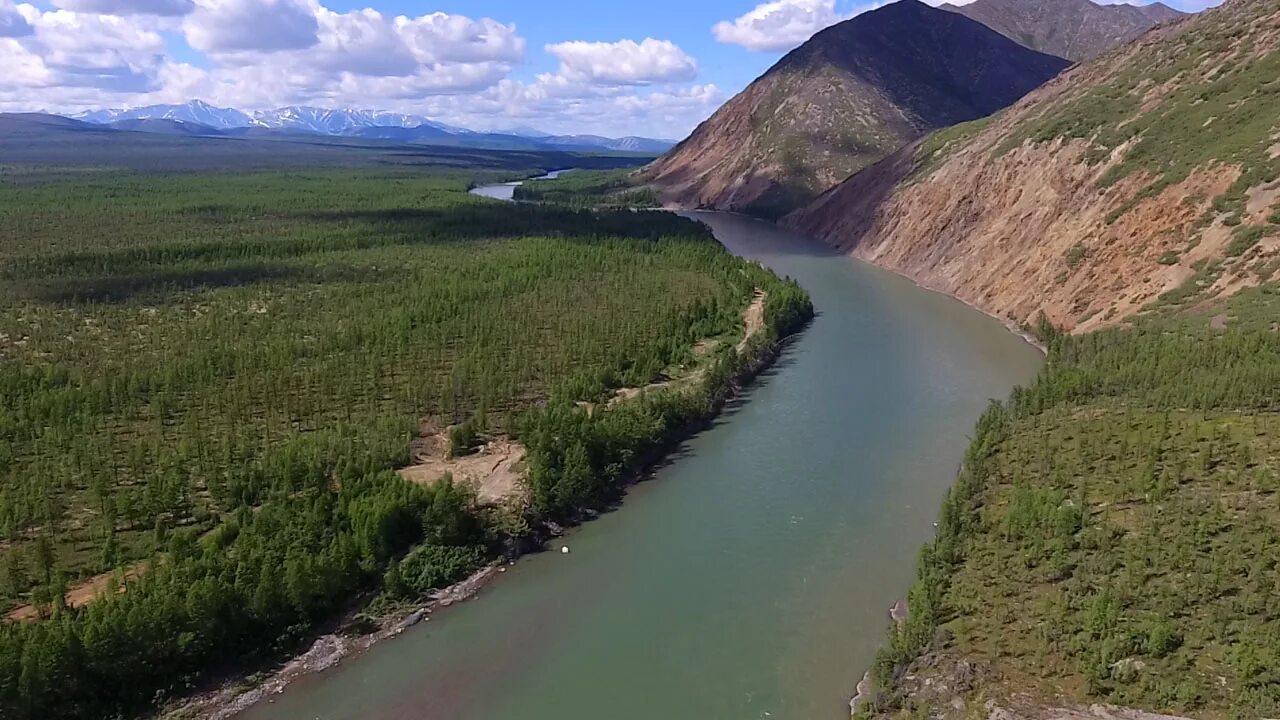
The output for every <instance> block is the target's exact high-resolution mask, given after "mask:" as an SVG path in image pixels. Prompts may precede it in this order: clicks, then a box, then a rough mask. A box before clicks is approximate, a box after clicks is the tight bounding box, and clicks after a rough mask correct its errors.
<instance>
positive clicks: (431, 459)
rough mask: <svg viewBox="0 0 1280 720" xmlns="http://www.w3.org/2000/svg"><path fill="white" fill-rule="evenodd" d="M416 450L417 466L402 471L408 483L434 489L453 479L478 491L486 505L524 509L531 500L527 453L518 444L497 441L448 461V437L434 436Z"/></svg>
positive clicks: (439, 434)
mask: <svg viewBox="0 0 1280 720" xmlns="http://www.w3.org/2000/svg"><path fill="white" fill-rule="evenodd" d="M414 447H415V452H414V464H413V465H410V466H409V467H406V468H402V469H401V470H400V477H403V478H404V479H405V480H408V481H410V482H414V483H418V484H420V485H430V484H432V483H435V482H439V481H440V479H441V478H443V477H444V476H445V475H451V476H452V477H453V479H454V482H457V483H460V484H462V485H466V486H467V487H470V488H471V489H472V490H474V491H475V493H476V499H477V500H478V501H479V502H480V503H481V504H482V505H521V504H523V503H524V502H526V501H527V500H528V488H527V486H526V485H525V483H524V470H525V464H524V459H525V449H524V447H523V446H522V445H520V444H519V443H517V442H514V441H512V440H509V439H506V438H495V439H493V440H491V441H489V442H487V443H485V444H484V445H483V446H481V448H480V449H479V450H478V451H477V452H475V453H473V454H471V455H464V456H461V457H446V454H445V448H447V447H448V442H447V439H446V437H445V436H444V434H443V433H432V434H430V435H427V436H425V437H423V438H420V439H419V441H417V442H415V444H414Z"/></svg>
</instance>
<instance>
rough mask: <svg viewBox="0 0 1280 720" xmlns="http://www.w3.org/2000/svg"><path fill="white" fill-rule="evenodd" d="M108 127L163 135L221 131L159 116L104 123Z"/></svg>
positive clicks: (219, 132) (211, 133)
mask: <svg viewBox="0 0 1280 720" xmlns="http://www.w3.org/2000/svg"><path fill="white" fill-rule="evenodd" d="M104 124H105V125H107V126H108V127H111V128H114V129H116V130H129V131H131V132H148V133H161V134H164V135H210V136H212V135H221V134H222V132H223V131H221V130H215V129H214V128H212V127H209V126H208V125H201V124H200V123H195V122H189V121H186V120H164V119H160V118H134V119H129V120H115V121H113V122H110V123H104Z"/></svg>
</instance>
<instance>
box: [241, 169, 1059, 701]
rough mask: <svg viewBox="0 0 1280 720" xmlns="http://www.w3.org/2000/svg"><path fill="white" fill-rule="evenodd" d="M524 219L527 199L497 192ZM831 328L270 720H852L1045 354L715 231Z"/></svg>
mask: <svg viewBox="0 0 1280 720" xmlns="http://www.w3.org/2000/svg"><path fill="white" fill-rule="evenodd" d="M477 193H478V194H484V195H488V196H491V197H499V198H503V197H505V198H510V195H511V186H510V185H504V186H495V187H491V188H482V189H479V190H477ZM693 217H696V218H697V219H699V220H702V221H703V222H705V223H707V224H708V225H710V226H711V227H712V229H713V230H714V231H715V234H716V237H717V238H719V239H720V241H721V242H723V243H724V244H725V246H726V247H728V248H729V249H730V250H732V251H733V252H735V253H737V254H738V255H741V256H743V257H746V258H751V259H753V260H759V261H760V262H763V263H764V264H765V265H767V266H769V267H771V268H773V269H774V270H775V271H777V272H778V273H780V274H784V275H790V276H792V277H794V278H796V279H797V280H799V281H800V282H801V284H803V286H804V287H805V288H806V289H807V290H808V291H809V293H810V294H811V295H812V296H813V300H814V303H815V305H816V306H817V308H818V311H819V317H818V318H817V320H816V321H815V322H814V323H813V325H812V326H811V327H810V328H809V329H808V330H806V331H805V332H804V334H803V335H802V336H800V337H799V339H798V340H796V341H795V342H794V343H792V344H791V345H790V346H789V347H788V348H787V350H786V352H785V353H784V354H783V356H782V358H781V360H780V362H779V363H778V364H777V365H776V366H775V367H774V369H773V370H772V371H771V372H769V373H767V374H766V375H765V376H764V377H762V378H761V379H760V381H759V382H758V383H757V384H756V385H755V386H754V387H753V388H752V389H751V390H750V391H749V393H748V394H747V396H746V398H745V399H744V401H743V402H741V403H739V404H737V405H735V406H733V407H731V408H730V409H729V410H728V411H727V412H725V413H724V414H723V415H722V416H721V418H720V419H719V421H718V422H717V423H716V424H715V426H714V427H712V428H711V429H709V430H707V431H705V432H703V433H702V434H700V435H698V436H697V437H695V438H693V439H692V440H690V441H689V442H688V443H686V444H685V445H684V446H683V448H682V450H681V451H680V452H679V453H678V454H677V455H676V456H675V457H673V458H671V461H670V462H669V463H668V464H667V465H666V466H665V467H663V468H661V469H660V470H659V471H657V472H656V473H655V475H654V477H653V478H652V479H651V480H649V481H646V482H644V483H641V484H640V485H638V486H636V487H635V488H634V489H633V490H632V491H631V492H630V494H629V495H628V497H627V499H626V501H625V503H623V505H622V507H621V509H619V510H618V511H616V512H613V513H609V514H607V515H605V516H603V517H601V518H600V519H598V520H596V521H593V522H590V523H587V524H586V525H584V526H582V527H580V528H578V529H576V530H574V531H572V532H571V533H570V534H569V535H568V536H567V537H566V538H564V539H563V540H561V541H557V547H558V545H559V544H566V545H568V546H569V547H570V549H571V553H570V554H567V555H566V554H561V553H559V552H547V553H542V554H539V555H535V556H531V557H527V558H525V559H522V560H520V561H519V562H518V563H516V564H515V565H514V566H513V567H511V568H509V569H508V570H507V572H506V573H505V574H504V575H502V576H500V579H499V580H498V581H496V582H494V583H492V584H491V585H490V586H489V587H487V588H486V589H485V590H484V591H483V592H482V593H481V594H480V595H479V596H478V597H477V598H475V599H474V600H471V601H469V602H466V603H463V604H462V605H459V606H456V607H454V608H450V609H448V610H446V611H442V612H439V613H437V614H436V615H435V616H434V617H432V619H431V620H430V621H429V622H426V623H423V624H421V625H419V626H417V627H415V628H413V629H411V630H409V631H407V632H406V633H405V634H404V635H402V636H401V637H399V638H396V639H394V640H390V641H387V642H384V643H381V644H379V645H376V646H374V647H373V648H372V649H371V650H370V651H369V652H367V653H365V654H363V655H361V656H359V657H357V658H354V659H351V660H348V661H347V662H345V663H343V664H342V665H340V666H339V667H337V668H335V669H332V670H330V671H327V672H325V673H323V674H319V675H315V676H311V677H308V678H304V679H303V680H300V681H298V682H297V683H295V684H293V685H291V686H290V687H289V688H288V689H287V690H286V692H285V693H283V694H282V695H279V696H276V697H275V698H274V699H273V700H272V701H271V702H270V703H263V704H259V705H258V706H257V707H255V708H253V709H252V710H250V711H249V712H247V713H246V714H245V715H243V716H242V717H244V718H247V719H249V720H295V719H296V720H313V719H315V720H393V719H394V720H655V719H657V720H742V719H745V718H775V719H777V720H825V719H830V720H835V719H837V718H847V717H848V712H849V709H848V704H847V703H848V698H849V697H850V696H851V695H852V694H853V692H854V686H855V685H856V684H857V681H858V679H859V678H860V677H861V676H862V673H863V671H864V670H866V669H867V667H868V666H869V664H870V662H871V660H872V658H873V657H874V655H875V651H876V648H877V647H878V646H879V645H880V643H881V642H882V641H883V640H884V638H885V631H886V628H887V627H888V624H889V616H888V609H889V607H890V606H891V605H892V604H893V603H894V602H895V601H897V600H898V599H899V598H901V597H902V596H903V595H904V593H905V591H906V588H907V587H908V586H909V585H910V583H911V580H912V577H913V574H914V565H915V557H916V553H917V550H918V549H919V547H920V546H921V545H922V544H923V543H924V542H926V541H927V540H928V539H929V538H930V536H931V535H932V533H933V521H934V519H935V517H936V514H937V511H938V508H939V505H940V503H941V500H942V497H943V494H944V493H945V491H946V489H947V487H948V486H949V485H950V484H951V482H952V481H953V479H954V477H955V474H956V470H957V467H958V464H959V461H960V459H961V457H962V455H963V452H964V449H965V446H966V445H967V442H968V440H967V438H968V435H969V432H970V430H971V428H972V427H973V423H974V421H975V420H976V419H977V417H978V414H979V413H980V412H981V411H982V409H983V407H984V406H985V405H986V404H987V402H988V400H990V399H991V398H1003V397H1005V396H1006V395H1007V394H1008V392H1009V390H1010V389H1011V388H1012V387H1013V386H1014V385H1015V384H1018V383H1025V382H1026V381H1028V380H1029V379H1030V378H1031V377H1032V376H1033V375H1034V373H1035V372H1036V370H1037V368H1038V367H1039V365H1040V362H1041V356H1040V354H1039V352H1038V351H1037V350H1035V349H1034V348H1032V347H1031V346H1030V345H1028V344H1026V343H1025V342H1023V341H1022V340H1021V339H1019V338H1018V337H1016V336H1014V335H1012V334H1010V333H1009V332H1008V331H1006V330H1005V329H1004V328H1003V327H1002V326H1001V325H1000V324H999V323H997V322H996V321H994V320H992V319H990V318H988V317H986V316H984V315H982V314H980V313H978V312H977V311H975V310H972V309H970V308H968V307H966V306H965V305H963V304H961V303H959V302H957V301H955V300H952V299H950V298H947V297H944V296H942V295H938V294H935V293H931V292H928V291H925V290H922V289H920V288H918V287H916V286H915V285H914V284H912V283H911V282H909V281H907V280H904V279H902V278H900V277H897V276H895V275H893V274H890V273H887V272H884V271H881V270H878V269H876V268H873V267H870V266H868V265H865V264H861V263H858V262H854V261H852V260H849V259H847V258H845V257H843V256H841V255H837V254H834V253H832V252H831V251H830V250H828V249H826V248H825V247H822V246H820V245H818V244H816V243H813V242H810V241H807V240H805V239H803V238H798V237H796V236H794V235H790V234H788V233H786V232H783V231H780V230H778V229H777V228H775V227H773V226H771V225H768V224H764V223H761V222H756V221H753V220H749V219H746V218H742V217H737V216H731V215H720V214H696V215H693Z"/></svg>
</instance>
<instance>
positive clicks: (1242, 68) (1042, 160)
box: [786, 0, 1280, 330]
mask: <svg viewBox="0 0 1280 720" xmlns="http://www.w3.org/2000/svg"><path fill="white" fill-rule="evenodd" d="M786 223H787V224H788V225H790V226H793V227H796V228H798V229H801V230H802V231H804V232H807V233H809V234H812V235H815V236H818V237H821V238H824V239H826V240H828V241H829V242H831V243H833V244H835V245H837V246H839V247H841V248H845V249H847V250H849V251H850V252H851V253H853V254H854V255H856V256H858V257H860V258H864V259H866V260H869V261H871V262H873V263H876V264H879V265H882V266H884V267H887V268H891V269H893V270H896V271H899V272H901V273H904V274H906V275H909V276H910V277H912V278H915V279H916V280H917V281H919V282H920V283H922V284H924V285H926V286H928V287H931V288H935V289H938V290H941V291H944V292H947V293H950V294H952V295H956V296H958V297H960V298H962V299H964V300H966V301H968V302H970V303H973V304H975V305H977V306H979V307H981V308H983V309H985V310H987V311H990V312H992V313H993V314H997V315H999V316H1001V317H1003V318H1005V319H1007V320H1009V321H1012V322H1016V323H1025V322H1028V321H1029V320H1031V319H1033V318H1034V317H1035V316H1036V315H1037V313H1039V312H1040V311H1041V310H1043V311H1045V312H1046V313H1047V314H1048V316H1049V317H1050V319H1052V320H1053V321H1054V322H1056V323H1058V324H1060V325H1062V326H1065V327H1067V328H1069V329H1076V330H1087V329H1092V328H1096V327H1099V326H1103V325H1107V324H1111V323H1114V322H1116V321H1118V320H1119V319H1120V318H1123V317H1125V316H1127V315H1130V314H1132V313H1135V312H1137V311H1139V310H1141V309H1143V308H1144V307H1146V306H1149V305H1152V304H1153V303H1155V302H1156V301H1159V302H1160V303H1163V304H1170V303H1183V304H1185V303H1198V302H1202V301H1204V300H1206V299H1208V298H1212V297H1215V296H1226V295H1230V294H1232V293H1234V292H1235V291H1237V290H1239V289H1240V288H1242V287H1246V286H1249V285H1254V284H1257V283H1259V282H1262V281H1264V280H1266V279H1268V278H1273V277H1274V276H1276V274H1277V269H1278V268H1280V0H1228V3H1227V4H1226V5H1224V6H1223V7H1221V8H1219V9H1217V10H1213V11H1210V12H1208V13H1206V14H1204V15H1200V16H1196V17H1194V18H1191V19H1188V20H1184V21H1181V22H1178V23H1174V24H1172V25H1167V26H1163V27H1162V28H1160V29H1157V30H1156V31H1154V32H1152V33H1150V34H1148V35H1147V36H1145V37H1144V38H1142V39H1141V40H1139V41H1137V42H1136V43H1134V44H1131V45H1129V46H1127V47H1126V48H1125V49H1123V50H1121V51H1117V52H1114V53H1110V54H1108V55H1105V56H1103V57H1102V58H1100V59H1099V60H1097V61H1095V62H1093V63H1090V64H1088V65H1083V66H1078V67H1076V68H1073V69H1072V70H1070V71H1068V72H1067V73H1064V74H1063V75H1061V76H1059V77H1058V78H1056V79H1055V80H1053V81H1052V82H1050V83H1048V84H1047V85H1046V86H1045V87H1043V88H1041V89H1040V90H1038V91H1036V92H1035V93H1032V94H1031V95H1029V96H1027V97H1026V98H1025V99H1023V100H1022V101H1021V102H1019V103H1018V104H1016V105H1014V106H1013V107H1011V108H1009V109H1008V110H1006V111H1005V112H1003V113H1001V114H999V115H997V116H995V117H994V118H991V119H989V120H986V121H979V122H976V123H970V124H968V125H962V126H960V127H957V128H951V129H948V130H944V131H942V132H940V133H937V134H935V135H933V136H931V137H929V138H927V139H926V140H924V141H922V142H920V143H918V144H916V145H913V146H911V147H909V148H904V149H903V150H902V151H900V152H899V153H897V154H895V155H893V156H892V157H890V158H887V159H886V160H884V161H883V162H881V163H879V164H878V165H876V166H875V167H872V168H870V169H868V170H866V171H864V172H862V173H860V174H858V175H856V176H854V177H852V178H850V179H849V180H848V181H847V182H845V183H843V184H842V185H841V186H839V187H837V188H835V189H833V190H832V191H831V192H829V193H827V194H826V195H824V196H823V197H821V198H819V199H818V200H817V201H815V202H814V203H813V204H811V205H810V206H809V207H807V208H805V209H803V210H801V211H798V212H796V213H794V214H793V215H792V216H790V217H789V218H787V219H786Z"/></svg>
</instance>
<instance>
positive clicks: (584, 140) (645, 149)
mask: <svg viewBox="0 0 1280 720" xmlns="http://www.w3.org/2000/svg"><path fill="white" fill-rule="evenodd" d="M536 139H539V140H542V141H543V142H545V143H546V144H548V145H551V146H556V147H599V148H604V149H606V150H618V151H620V152H634V153H652V154H655V155H656V154H659V153H664V152H666V151H667V150H670V149H671V146H672V145H675V143H674V142H671V141H670V140H653V139H650V138H642V137H624V138H616V139H614V138H606V137H600V136H599V135H560V136H554V135H543V136H539V137H537V138H536Z"/></svg>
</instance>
